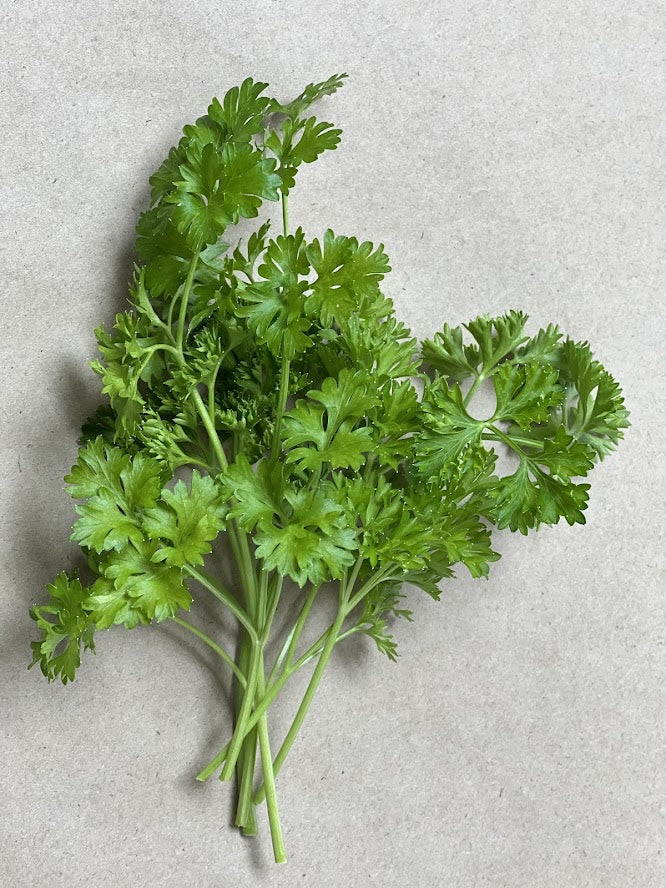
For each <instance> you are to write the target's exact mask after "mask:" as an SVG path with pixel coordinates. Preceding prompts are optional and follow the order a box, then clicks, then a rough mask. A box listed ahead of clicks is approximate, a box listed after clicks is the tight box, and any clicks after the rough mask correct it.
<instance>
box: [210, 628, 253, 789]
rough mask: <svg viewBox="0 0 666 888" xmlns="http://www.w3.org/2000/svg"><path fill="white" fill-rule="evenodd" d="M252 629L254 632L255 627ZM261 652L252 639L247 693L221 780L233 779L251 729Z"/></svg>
mask: <svg viewBox="0 0 666 888" xmlns="http://www.w3.org/2000/svg"><path fill="white" fill-rule="evenodd" d="M252 631H253V632H254V629H253V630H252ZM255 638H256V633H255ZM261 653H262V651H261V647H260V646H259V644H257V642H256V640H255V639H252V650H251V653H250V665H249V667H248V675H247V685H246V687H245V694H244V695H243V702H242V704H241V708H240V712H239V713H238V719H237V721H236V727H235V728H234V733H233V736H232V738H231V742H230V744H229V752H228V754H227V757H226V761H225V763H224V768H223V769H222V773H221V774H220V780H231V778H232V777H233V774H234V768H235V767H236V762H237V761H238V756H239V754H240V751H241V746H242V743H243V740H244V738H245V735H246V734H247V732H248V729H249V727H248V719H249V718H250V715H251V712H252V707H253V705H254V695H255V692H256V689H257V679H258V676H259V668H260V665H261Z"/></svg>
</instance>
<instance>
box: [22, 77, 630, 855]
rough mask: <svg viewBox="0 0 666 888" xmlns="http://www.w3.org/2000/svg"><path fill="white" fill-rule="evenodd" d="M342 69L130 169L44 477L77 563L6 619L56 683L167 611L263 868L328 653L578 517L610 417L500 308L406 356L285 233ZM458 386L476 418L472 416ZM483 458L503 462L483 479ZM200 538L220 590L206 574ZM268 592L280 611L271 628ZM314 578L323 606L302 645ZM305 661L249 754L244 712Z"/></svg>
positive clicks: (237, 111) (578, 363)
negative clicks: (315, 109)
mask: <svg viewBox="0 0 666 888" xmlns="http://www.w3.org/2000/svg"><path fill="white" fill-rule="evenodd" d="M344 76H345V75H339V76H333V77H331V78H329V79H328V80H326V81H325V82H323V83H318V84H310V85H309V86H307V87H306V88H305V90H304V91H303V92H302V93H301V94H300V95H299V96H298V97H297V98H296V99H294V100H293V101H292V102H289V103H287V104H282V103H280V102H278V101H277V100H275V99H271V98H268V97H267V96H266V95H265V90H266V87H267V84H264V83H255V82H254V81H253V80H251V79H247V80H245V81H244V82H243V83H242V84H241V86H240V87H237V88H236V87H235V88H233V89H231V90H230V91H229V92H228V93H227V94H226V96H225V97H224V99H223V100H222V101H221V102H219V101H218V100H217V99H214V100H213V102H212V103H211V105H210V107H209V108H208V112H207V114H206V115H204V116H203V117H201V118H199V119H198V120H197V121H196V122H195V123H194V124H192V125H189V126H186V127H185V129H184V134H183V137H182V139H181V140H180V142H179V143H178V145H177V146H175V147H174V148H172V149H171V151H170V152H169V155H168V157H167V159H166V160H165V161H164V163H163V164H162V166H161V167H160V168H159V170H157V172H156V173H155V174H154V175H153V176H152V177H151V179H150V185H151V205H150V207H149V208H148V209H147V210H146V212H144V213H143V215H142V216H141V217H140V219H139V221H138V226H137V242H136V252H137V259H138V261H137V264H136V266H135V270H134V278H133V281H132V285H131V288H130V300H129V303H130V304H129V308H128V310H127V311H125V312H123V313H121V314H119V315H118V316H117V317H116V319H115V323H114V324H113V327H112V329H111V330H106V329H104V328H103V327H100V328H98V329H97V330H96V337H97V342H98V345H99V352H100V357H99V359H98V360H96V361H93V362H92V367H93V369H94V371H95V372H96V373H98V374H99V376H100V377H101V380H102V391H103V393H104V394H106V395H107V396H108V403H107V404H105V405H103V406H102V407H100V408H99V409H98V411H97V412H96V413H95V414H94V416H92V417H91V418H90V419H89V420H88V421H87V422H86V423H85V425H84V428H83V435H82V439H81V447H80V450H79V454H78V459H77V461H76V464H75V465H74V467H73V468H72V470H71V472H70V473H69V475H67V477H66V479H65V480H66V482H67V486H68V491H69V493H70V494H71V496H72V497H73V498H74V499H75V500H76V501H77V505H76V506H75V509H76V513H77V516H78V517H77V518H76V520H75V522H74V527H73V533H72V539H74V540H76V541H77V542H78V543H79V544H80V546H81V547H82V549H83V551H84V552H85V554H86V556H87V560H88V563H89V565H90V573H89V576H88V577H87V578H85V580H84V579H83V578H79V577H78V576H75V575H68V574H66V573H61V574H60V575H59V576H58V577H56V579H55V580H54V582H53V583H52V584H51V585H50V586H49V587H48V592H49V601H48V603H47V604H45V605H41V606H35V607H33V608H32V609H31V611H30V613H31V616H32V618H33V619H34V620H35V622H36V624H37V628H38V630H39V640H38V641H35V642H33V644H32V648H33V653H34V658H33V664H31V665H34V664H35V663H38V664H39V665H40V667H41V670H42V672H43V673H44V675H45V676H46V677H47V678H48V679H49V680H54V679H56V678H60V679H61V680H62V682H63V683H65V684H66V683H67V682H71V681H72V680H73V679H74V677H75V674H76V670H77V668H78V667H79V665H80V657H81V652H82V650H83V651H85V650H88V649H89V650H93V651H94V633H95V631H99V630H101V629H108V628H109V627H111V626H113V625H116V624H122V625H124V626H125V627H127V628H128V629H132V628H135V627H137V626H139V625H145V624H149V623H151V622H153V621H155V622H160V621H164V620H172V621H174V622H175V623H176V624H178V625H179V626H180V627H182V628H183V629H184V630H186V631H189V632H191V633H192V634H193V635H195V636H196V637H197V638H198V639H199V640H200V641H202V642H203V643H205V644H207V645H208V646H209V647H210V648H211V649H212V650H214V651H215V652H216V653H217V654H218V655H219V656H220V658H221V659H222V661H223V662H224V663H225V664H226V665H228V666H229V667H230V668H231V669H232V670H233V673H234V676H235V678H236V682H237V692H238V704H237V717H236V722H235V726H234V728H233V731H232V732H231V737H230V739H229V742H228V743H227V745H226V746H225V747H224V748H223V749H222V750H221V752H220V753H219V754H218V755H217V756H216V757H215V759H214V760H213V761H212V762H211V763H210V765H209V766H207V767H206V768H205V769H204V770H203V771H202V772H201V774H200V775H199V779H201V780H205V779H207V778H208V777H210V776H211V775H212V774H213V773H215V772H217V771H221V774H220V776H221V778H222V779H223V780H228V779H230V778H231V777H232V776H233V775H234V773H237V775H238V780H239V803H238V810H237V816H236V823H237V825H238V826H239V827H241V828H242V829H243V830H244V832H245V833H247V834H253V833H255V832H256V819H255V806H256V805H257V804H258V803H259V802H261V801H262V800H263V799H264V798H266V802H267V806H268V816H269V822H270V828H271V836H272V841H273V848H274V852H275V859H276V860H277V861H282V860H284V859H285V853H284V847H283V841H282V834H281V828H280V820H279V816H278V808H277V798H276V790H275V776H276V774H277V772H278V771H279V769H280V767H281V765H282V763H283V762H284V760H285V757H286V755H287V753H288V752H289V750H290V748H291V746H292V744H293V742H294V739H295V737H296V735H297V733H298V730H299V728H300V726H301V724H302V722H303V719H304V717H305V714H306V712H307V710H308V707H309V705H310V703H311V700H312V698H313V695H314V693H315V690H316V688H317V685H318V683H319V680H320V679H321V676H322V673H323V671H324V669H325V667H326V664H327V661H328V659H329V657H330V655H331V653H332V651H333V649H334V647H335V646H336V645H337V644H338V643H340V642H341V641H343V640H344V639H345V638H346V637H348V636H349V635H351V634H353V633H358V632H361V633H365V634H366V635H368V636H369V637H370V638H371V639H373V641H374V642H375V644H376V645H377V647H378V649H379V650H380V651H382V652H383V653H385V654H386V655H387V656H388V657H389V658H390V659H395V657H396V655H397V648H396V642H395V640H394V638H393V635H392V626H393V622H394V619H395V618H396V617H404V618H407V619H410V618H411V613H410V611H409V610H408V609H407V608H405V607H403V602H404V599H405V597H406V592H405V590H406V589H407V588H408V586H410V585H411V586H417V587H420V588H421V589H423V590H424V591H425V592H427V593H428V594H429V595H431V596H433V597H434V598H437V597H438V596H439V585H440V583H441V581H442V580H443V579H445V578H447V577H450V576H452V575H453V571H454V569H456V568H457V567H460V566H462V567H464V568H466V569H467V571H468V572H469V573H470V575H471V576H472V577H483V576H486V575H487V574H488V570H489V566H490V564H491V563H492V562H493V561H495V560H497V558H498V557H499V556H498V554H497V553H496V552H495V551H494V549H493V548H492V544H491V530H492V528H493V527H497V528H505V527H508V528H510V529H511V530H518V531H520V532H521V533H527V532H528V531H529V530H532V529H536V528H539V527H540V526H541V525H544V524H556V523H557V522H558V521H559V520H560V519H564V520H565V521H567V522H568V523H569V524H582V523H584V521H585V518H584V510H585V508H586V506H587V501H588V490H589V485H588V484H587V483H586V482H585V481H583V480H581V479H585V478H586V477H587V475H588V474H589V472H590V470H591V469H592V467H593V465H594V463H595V461H596V460H597V459H603V458H604V457H605V456H606V455H607V454H608V453H609V452H610V451H611V450H613V449H614V447H615V446H616V445H617V443H618V441H619V440H620V439H621V438H622V435H623V429H624V428H626V427H627V426H628V421H627V418H628V414H627V411H626V409H625V408H624V404H623V400H622V393H621V391H620V388H619V386H618V384H617V383H616V382H615V380H614V379H613V378H612V377H611V376H610V374H608V373H607V372H606V371H605V370H604V368H603V367H602V366H601V365H600V364H599V363H598V362H597V361H596V360H595V359H594V358H593V357H592V354H591V352H590V349H589V346H588V345H587V343H584V342H574V341H572V340H570V339H567V338H565V337H564V336H563V335H562V333H561V332H560V331H559V330H558V328H557V327H555V326H553V325H551V326H548V327H546V328H545V329H542V330H540V331H538V332H537V333H536V335H530V334H528V333H527V332H526V324H527V318H526V316H525V315H524V314H522V313H521V312H517V311H510V312H508V313H507V314H506V315H503V316H502V317H497V318H489V317H479V318H476V319H475V320H473V321H471V322H470V323H469V324H467V325H466V327H465V328H462V327H455V328H452V327H450V326H449V325H448V324H445V325H444V326H443V328H442V330H441V331H440V332H438V333H436V334H435V336H434V337H433V339H431V340H427V341H425V342H423V343H422V344H420V345H419V344H418V343H417V342H416V340H414V339H413V338H412V337H411V335H410V333H409V331H408V330H407V329H406V327H405V326H404V325H403V324H402V323H401V322H400V321H399V320H398V319H397V318H396V317H395V314H394V309H393V305H392V304H391V301H390V300H389V299H387V298H386V297H385V296H384V295H383V294H382V292H381V283H382V280H383V278H384V277H385V276H386V274H388V272H389V271H390V267H389V264H388V257H387V256H386V254H385V252H384V248H383V246H382V245H381V244H379V245H374V244H372V243H369V242H367V241H365V242H360V241H359V240H357V239H356V238H355V237H350V236H347V235H341V234H335V233H334V232H333V231H330V230H329V231H326V232H325V233H324V234H323V236H322V237H320V238H313V239H311V240H310V239H309V238H308V236H307V235H306V233H305V232H304V231H303V230H302V229H301V228H297V229H296V230H295V231H290V230H289V220H288V204H287V201H288V195H289V193H290V191H291V190H292V188H293V187H294V186H295V181H296V177H297V175H298V171H299V169H300V168H301V166H302V165H303V164H304V163H312V162H313V161H315V160H316V159H317V158H318V157H319V156H320V155H321V154H323V153H324V152H326V151H330V150H332V149H335V148H336V147H337V145H338V143H339V140H340V130H339V129H337V128H335V127H334V126H333V125H332V124H330V123H326V122H322V121H318V120H317V119H316V118H315V117H313V116H312V115H311V114H310V108H311V105H312V104H313V103H314V102H315V101H316V100H317V99H319V98H321V97H322V96H328V95H331V94H332V93H334V92H335V91H336V90H337V89H338V88H339V87H340V86H341V85H342V82H343V78H344ZM278 200H279V201H281V204H282V213H281V216H282V232H281V233H278V234H276V235H275V236H274V237H271V236H270V235H271V231H270V227H269V223H265V224H263V225H261V226H260V227H259V228H258V230H257V231H255V232H254V233H252V234H251V235H250V236H249V238H248V239H247V240H246V242H245V243H244V244H243V242H242V241H238V242H237V245H236V246H235V247H233V248H232V247H231V246H230V243H231V230H230V229H231V228H232V227H233V226H234V225H236V224H237V223H239V222H240V221H241V220H243V219H251V218H253V217H256V216H257V215H258V211H259V208H260V206H261V205H262V203H263V202H264V201H278ZM227 239H228V240H227ZM484 384H486V385H487V386H492V389H493V391H494V396H495V406H494V408H493V409H492V411H491V413H490V415H488V416H487V418H485V419H481V418H478V416H477V413H478V410H477V409H475V404H474V399H475V396H476V394H477V392H478V390H479V387H480V386H482V385H484ZM506 449H508V450H510V451H511V452H512V453H513V454H514V457H515V460H516V464H517V467H516V469H515V471H513V472H512V473H510V474H500V473H499V472H497V470H496V461H497V456H498V453H500V452H501V451H502V450H506ZM223 538H224V539H225V540H226V542H227V543H228V545H229V549H230V551H231V553H232V554H233V557H234V558H235V561H236V566H237V574H238V576H239V583H238V588H233V589H229V588H227V586H226V585H225V584H224V583H223V582H222V580H221V579H220V578H219V577H216V576H214V575H212V574H211V573H210V572H209V570H208V568H207V566H206V558H207V556H208V555H210V553H211V552H212V551H213V549H214V548H219V543H220V541H221V540H222V539H223ZM285 581H288V583H290V584H291V585H292V586H295V587H296V590H297V592H298V602H297V603H298V606H299V610H298V614H297V615H296V619H295V621H294V622H293V625H291V627H289V628H287V629H286V630H285V629H284V628H283V627H284V625H285V621H286V619H287V617H288V615H289V609H288V608H287V607H286V602H287V601H288V600H289V598H292V597H293V595H291V596H289V598H288V597H286V596H285V595H283V584H284V583H285ZM331 584H332V586H333V588H334V589H335V592H334V594H335V595H336V596H337V608H336V614H335V617H334V619H333V620H332V622H331V624H330V626H329V627H328V628H327V629H326V631H325V632H324V633H322V634H321V636H320V637H319V638H314V639H312V640H310V641H309V643H308V641H306V638H307V636H308V632H309V631H310V625H311V621H310V613H311V610H312V608H313V607H315V605H316V603H317V602H318V601H319V599H324V598H329V599H330V596H331V594H332V593H331ZM207 594H211V595H213V596H214V597H215V598H216V599H218V601H219V602H220V603H221V604H222V605H224V606H225V607H226V608H227V609H228V610H229V611H230V612H231V614H232V615H233V617H234V618H235V620H236V621H237V623H238V630H239V632H240V634H241V647H240V653H239V656H238V658H237V659H236V660H234V659H233V658H232V657H231V656H230V655H229V654H228V653H227V652H226V651H225V650H224V649H223V648H222V647H221V646H220V645H219V644H217V642H215V641H214V640H213V639H212V638H210V637H209V636H208V635H207V634H206V633H205V632H203V631H202V630H201V629H199V628H198V627H196V626H194V625H193V624H192V623H190V622H189V621H188V620H187V619H186V613H187V612H188V611H189V610H190V608H191V605H192V602H193V600H194V599H196V598H199V597H200V596H202V595H207ZM276 614H279V615H280V616H279V619H278V620H275V617H276ZM292 616H293V615H292ZM278 626H279V627H280V628H277V627H278ZM276 642H277V649H279V651H280V652H279V654H278V655H277V657H275V658H274V659H273V661H272V662H270V663H267V659H268V654H267V651H268V650H269V649H270V650H271V651H273V650H275V649H276ZM269 643H270V648H269ZM312 662H314V663H315V666H314V671H313V673H312V676H311V679H310V683H309V685H308V688H307V691H306V693H305V697H304V699H303V702H302V703H301V706H300V707H299V709H298V712H297V713H296V716H295V718H294V721H293V724H292V726H291V728H290V729H289V731H288V732H287V735H286V737H285V738H284V740H283V743H282V745H281V746H280V748H279V750H278V752H277V753H276V755H275V756H273V753H272V752H271V748H270V744H269V736H268V724H267V718H268V712H269V710H270V706H271V705H272V704H273V702H274V701H275V700H276V698H277V697H278V695H279V692H280V690H281V689H282V687H283V686H284V685H285V684H286V682H287V681H288V680H289V678H290V677H291V676H292V675H293V674H294V673H295V672H296V671H297V670H298V669H300V668H301V667H303V666H305V665H306V664H308V663H312ZM257 750H259V754H260V759H261V769H262V777H261V781H260V782H259V786H258V788H256V789H255V782H254V781H255V767H256V759H257Z"/></svg>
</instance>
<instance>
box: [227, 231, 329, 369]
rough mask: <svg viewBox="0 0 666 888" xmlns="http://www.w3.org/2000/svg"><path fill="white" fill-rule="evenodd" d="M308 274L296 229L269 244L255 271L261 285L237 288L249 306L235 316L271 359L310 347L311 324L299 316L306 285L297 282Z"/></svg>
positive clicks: (301, 281) (302, 247)
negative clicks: (268, 350) (240, 319)
mask: <svg viewBox="0 0 666 888" xmlns="http://www.w3.org/2000/svg"><path fill="white" fill-rule="evenodd" d="M308 270H309V266H308V262H307V258H306V256H305V248H304V236H303V231H302V230H301V229H300V228H299V229H298V230H297V231H296V233H295V234H291V235H289V236H287V237H284V236H279V237H278V238H276V240H272V241H270V243H269V245H268V249H267V250H266V252H265V254H264V257H263V261H262V263H261V265H260V266H259V270H258V273H259V275H260V277H261V278H262V279H263V280H262V281H259V282H257V283H253V284H248V285H242V286H240V287H239V288H238V295H239V296H240V298H241V299H242V300H243V301H244V302H247V303H249V304H248V305H244V306H241V307H240V308H239V309H238V310H237V314H238V315H239V316H240V317H244V318H246V319H247V323H248V326H249V327H250V328H251V329H252V330H253V331H254V333H255V335H256V336H257V338H258V340H259V342H261V343H265V344H266V345H268V347H269V349H270V350H271V351H272V352H273V354H275V355H281V354H283V353H284V354H286V356H287V357H289V358H290V359H291V358H293V357H294V355H295V354H298V353H299V352H302V351H305V350H306V349H307V348H308V347H309V346H310V345H311V344H312V339H311V338H310V336H308V335H307V333H306V331H309V330H310V327H311V322H310V321H309V320H308V319H307V318H306V317H305V316H304V313H303V306H304V302H305V299H304V293H305V290H306V289H307V287H308V283H307V281H305V280H300V278H301V277H305V275H307V273H308Z"/></svg>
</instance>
